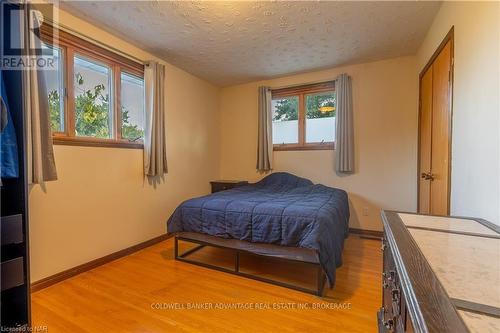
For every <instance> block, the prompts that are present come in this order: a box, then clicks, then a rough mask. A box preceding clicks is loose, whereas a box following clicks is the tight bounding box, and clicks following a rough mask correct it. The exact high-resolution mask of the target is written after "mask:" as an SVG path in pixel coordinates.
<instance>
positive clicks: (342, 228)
mask: <svg viewBox="0 0 500 333" xmlns="http://www.w3.org/2000/svg"><path fill="white" fill-rule="evenodd" d="M348 221H349V205H348V199H347V193H346V192H345V191H343V190H339V189H335V188H331V187H327V186H324V185H319V184H318V185H314V184H313V183H312V182H311V181H310V180H307V179H304V178H299V177H297V176H294V175H291V174H288V173H273V174H271V175H269V176H267V177H265V178H264V179H262V180H261V181H259V182H258V183H255V184H253V185H248V186H242V187H237V188H234V189H231V190H227V191H222V192H217V193H214V194H211V195H207V196H203V197H200V198H194V199H190V200H187V201H185V202H184V203H182V204H181V205H180V206H179V207H178V208H177V209H176V210H175V212H174V213H173V215H172V216H171V217H170V219H169V220H168V222H167V228H168V232H170V233H175V232H180V231H189V232H198V233H203V234H208V235H212V236H217V237H222V238H235V239H239V240H244V241H249V242H255V243H269V244H276V245H283V246H293V247H302V248H309V249H314V250H316V251H317V253H318V255H319V262H320V264H321V266H322V267H323V269H324V271H325V273H326V275H327V277H328V282H329V284H330V285H333V284H334V283H335V268H336V267H339V266H340V265H341V264H342V249H343V245H344V238H345V237H346V236H347V232H348Z"/></svg>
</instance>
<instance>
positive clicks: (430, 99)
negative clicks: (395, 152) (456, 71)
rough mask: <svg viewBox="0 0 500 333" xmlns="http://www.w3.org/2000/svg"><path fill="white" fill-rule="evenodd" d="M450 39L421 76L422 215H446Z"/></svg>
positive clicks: (420, 178)
mask: <svg viewBox="0 0 500 333" xmlns="http://www.w3.org/2000/svg"><path fill="white" fill-rule="evenodd" d="M451 33H453V31H451ZM452 36H453V35H452V34H451V38H448V39H445V41H444V42H443V44H442V45H441V46H440V48H439V49H438V51H437V52H436V53H435V54H434V56H433V57H432V58H431V61H430V62H429V64H428V65H427V66H426V67H425V69H424V71H423V72H422V74H421V76H420V114H419V165H418V168H419V181H418V185H419V186H418V187H419V197H418V211H419V213H423V214H432V215H448V214H449V206H450V204H449V193H450V163H451V161H450V156H451V112H452V70H453V68H452V62H453V39H452Z"/></svg>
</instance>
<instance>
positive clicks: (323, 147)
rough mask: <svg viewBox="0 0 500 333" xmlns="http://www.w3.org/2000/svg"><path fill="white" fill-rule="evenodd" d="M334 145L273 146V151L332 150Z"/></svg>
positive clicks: (331, 143)
mask: <svg viewBox="0 0 500 333" xmlns="http://www.w3.org/2000/svg"><path fill="white" fill-rule="evenodd" d="M334 149H335V143H333V142H329V143H310V144H305V145H296V144H282V145H273V150H274V151H287V150H290V151H294V150H299V151H301V150H334Z"/></svg>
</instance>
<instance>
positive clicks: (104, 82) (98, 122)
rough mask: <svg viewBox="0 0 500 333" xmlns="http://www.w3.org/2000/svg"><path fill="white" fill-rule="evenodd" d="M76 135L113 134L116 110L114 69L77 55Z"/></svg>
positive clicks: (75, 61)
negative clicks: (113, 87)
mask: <svg viewBox="0 0 500 333" xmlns="http://www.w3.org/2000/svg"><path fill="white" fill-rule="evenodd" d="M74 66H75V69H74V74H75V75H74V81H75V82H74V88H73V90H74V93H75V136H88V137H96V138H110V137H111V133H112V131H113V121H112V120H113V113H112V107H111V102H112V101H111V100H110V88H111V86H112V81H111V69H110V68H109V67H108V66H106V65H104V64H102V63H99V62H97V61H92V60H90V59H85V58H84V57H82V56H80V55H75V57H74Z"/></svg>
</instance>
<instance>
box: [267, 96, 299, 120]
mask: <svg viewBox="0 0 500 333" xmlns="http://www.w3.org/2000/svg"><path fill="white" fill-rule="evenodd" d="M298 113H299V99H298V98H297V97H284V98H282V99H279V100H277V101H276V108H275V113H274V117H273V120H280V121H287V120H297V119H299V114H298Z"/></svg>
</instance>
